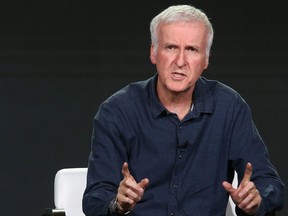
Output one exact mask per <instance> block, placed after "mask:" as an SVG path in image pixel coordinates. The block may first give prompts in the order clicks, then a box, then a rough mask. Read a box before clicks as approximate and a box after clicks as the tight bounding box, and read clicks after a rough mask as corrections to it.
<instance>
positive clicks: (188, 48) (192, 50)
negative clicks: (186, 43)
mask: <svg viewBox="0 0 288 216" xmlns="http://www.w3.org/2000/svg"><path fill="white" fill-rule="evenodd" d="M187 50H188V51H189V52H198V51H199V50H198V49H197V48H196V47H193V46H191V47H187Z"/></svg>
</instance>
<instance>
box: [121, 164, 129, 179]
mask: <svg viewBox="0 0 288 216" xmlns="http://www.w3.org/2000/svg"><path fill="white" fill-rule="evenodd" d="M122 175H123V176H124V178H129V177H130V176H131V174H130V171H129V168H128V163H127V162H124V163H123V166H122Z"/></svg>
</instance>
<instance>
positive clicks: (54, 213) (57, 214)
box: [42, 208, 66, 216]
mask: <svg viewBox="0 0 288 216" xmlns="http://www.w3.org/2000/svg"><path fill="white" fill-rule="evenodd" d="M42 216H66V214H65V210H64V209H52V208H45V209H44V211H43V213H42Z"/></svg>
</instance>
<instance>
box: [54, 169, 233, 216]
mask: <svg viewBox="0 0 288 216" xmlns="http://www.w3.org/2000/svg"><path fill="white" fill-rule="evenodd" d="M86 176H87V168H66V169H61V170H59V171H58V172H57V173H56V175H55V182H54V203H55V207H56V209H63V210H65V214H66V216H85V215H84V213H83V212H82V197H83V193H84V190H85V188H86ZM237 182H238V180H237V173H235V177H234V180H233V183H232V185H233V186H234V187H237ZM226 216H236V213H235V204H234V203H233V201H232V200H231V198H230V197H229V202H228V205H227V210H226Z"/></svg>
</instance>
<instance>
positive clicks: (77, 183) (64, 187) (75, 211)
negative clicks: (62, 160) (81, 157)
mask: <svg viewBox="0 0 288 216" xmlns="http://www.w3.org/2000/svg"><path fill="white" fill-rule="evenodd" d="M86 176H87V168H66V169H61V170H59V171H58V172H57V173H56V175H55V180H54V203H55V207H56V209H63V210H65V215H66V216H85V215H84V213H83V212H82V197H83V193H84V190H85V188H86Z"/></svg>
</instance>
